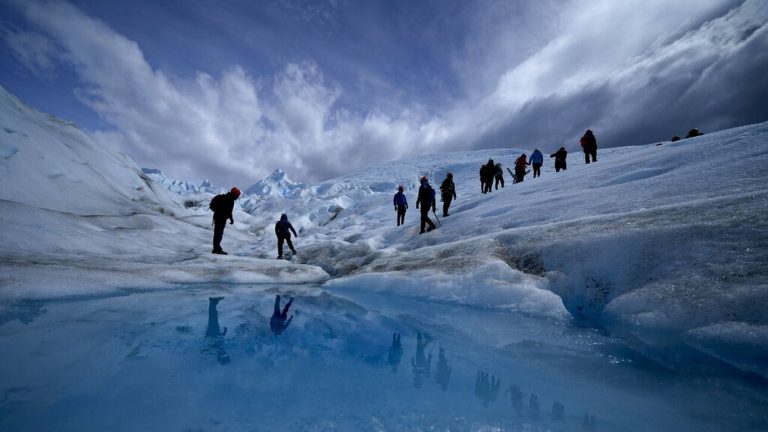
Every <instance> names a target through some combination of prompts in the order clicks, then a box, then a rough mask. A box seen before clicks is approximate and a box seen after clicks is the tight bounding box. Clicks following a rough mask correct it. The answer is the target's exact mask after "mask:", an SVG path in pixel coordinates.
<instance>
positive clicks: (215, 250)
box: [211, 249, 228, 255]
mask: <svg viewBox="0 0 768 432" xmlns="http://www.w3.org/2000/svg"><path fill="white" fill-rule="evenodd" d="M211 253H212V254H216V255H228V254H227V253H226V252H224V250H223V249H214V250H212V251H211Z"/></svg>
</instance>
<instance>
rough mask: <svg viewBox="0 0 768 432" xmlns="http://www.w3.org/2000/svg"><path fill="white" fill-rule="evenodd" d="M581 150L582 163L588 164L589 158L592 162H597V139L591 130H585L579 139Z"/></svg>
mask: <svg viewBox="0 0 768 432" xmlns="http://www.w3.org/2000/svg"><path fill="white" fill-rule="evenodd" d="M581 148H582V149H584V161H585V162H586V163H589V158H590V156H591V157H592V162H597V139H595V134H594V133H592V129H587V131H586V132H584V136H582V137H581Z"/></svg>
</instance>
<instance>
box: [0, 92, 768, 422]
mask: <svg viewBox="0 0 768 432" xmlns="http://www.w3.org/2000/svg"><path fill="white" fill-rule="evenodd" d="M0 124H2V130H1V131H0V137H1V138H0V169H1V172H2V183H3V188H2V189H0V206H1V207H2V211H0V219H2V220H1V223H0V226H1V228H0V241H2V244H3V248H2V250H1V252H0V269H1V271H2V276H1V277H0V347H1V348H0V354H2V355H0V366H2V367H0V395H1V396H0V429H3V430H102V429H105V428H108V427H109V428H111V429H117V430H136V429H150V430H154V429H157V430H168V429H176V430H274V429H277V428H287V429H288V430H427V429H432V430H434V429H439V430H510V431H514V430H595V428H596V429H597V430H697V431H698V430H713V431H715V430H718V431H720V430H755V431H757V430H765V429H766V427H768V410H766V409H765V407H766V406H768V392H766V389H767V387H766V385H767V384H768V381H766V380H768V323H767V322H766V321H767V320H768V314H766V306H765V304H766V299H767V298H768V291H767V290H768V221H767V220H766V217H765V215H766V210H768V191H766V188H765V185H766V184H768V182H766V177H768V176H767V175H766V173H765V169H764V167H765V166H766V163H767V162H768V123H761V124H755V125H748V126H743V127H739V128H734V129H729V130H725V131H720V132H712V133H707V134H705V135H703V136H700V137H697V138H692V139H685V140H682V141H678V142H675V143H671V142H661V143H649V144H647V145H641V146H628V147H614V148H600V149H599V154H598V157H599V161H598V162H597V163H595V164H590V165H585V164H584V163H583V160H582V155H581V153H580V152H579V151H578V145H577V144H576V145H574V146H572V148H569V150H571V155H570V158H569V168H568V170H567V171H564V172H560V173H555V172H554V169H553V167H552V163H550V161H545V165H544V167H542V174H543V175H542V177H540V178H537V179H532V178H531V177H530V176H529V177H527V178H526V180H525V181H524V182H522V183H519V184H514V185H513V184H511V181H507V185H506V187H505V188H503V189H499V190H494V191H493V192H491V193H490V194H488V195H483V194H480V190H479V186H480V185H479V181H478V178H477V170H478V168H479V166H480V165H481V164H482V163H484V162H485V161H487V160H488V159H489V158H493V159H494V160H495V161H497V162H502V163H503V164H504V165H505V166H507V167H511V166H512V162H513V161H514V159H515V158H516V157H517V155H519V153H521V152H527V153H528V152H530V151H531V150H532V148H527V147H526V148H507V149H492V150H478V151H464V152H454V153H443V154H429V155H422V156H420V157H418V158H416V159H409V160H401V161H391V162H383V163H380V164H377V165H374V166H370V167H368V168H366V169H364V170H360V171H356V172H351V173H349V174H347V175H345V176H342V177H339V178H334V179H329V180H326V181H323V182H320V183H318V184H304V183H297V182H293V181H292V180H290V179H289V177H288V175H287V173H286V172H285V171H283V170H280V169H277V170H275V172H273V174H272V175H270V176H269V177H267V178H265V179H263V180H260V181H258V182H256V183H255V184H253V185H252V186H250V187H248V186H247V185H218V187H217V186H214V185H212V184H211V183H210V182H208V181H204V182H203V183H202V184H193V183H189V182H185V181H179V180H174V179H169V178H167V177H166V176H165V174H163V172H162V171H161V170H159V169H156V168H154V169H152V168H145V169H141V168H139V167H138V166H137V165H136V164H135V163H134V162H133V161H132V160H131V159H130V158H128V157H127V156H125V155H122V154H120V153H119V152H117V151H114V150H111V149H109V148H104V147H99V146H97V145H96V144H95V143H94V142H93V140H91V138H90V137H89V136H88V134H87V133H85V132H83V131H81V130H80V129H78V128H77V126H76V125H74V124H72V123H70V122H66V121H63V120H60V119H57V118H54V117H52V116H49V115H47V114H44V113H41V112H38V111H36V110H34V109H32V108H29V107H27V106H25V105H24V104H23V102H21V101H20V100H18V99H17V98H15V97H14V96H13V95H11V94H9V93H8V92H6V91H5V90H4V89H2V88H0ZM597 135H598V140H599V139H600V137H599V131H597ZM541 148H542V150H543V151H544V153H548V152H549V151H550V150H554V149H549V148H544V147H543V146H542V147H541ZM449 171H450V172H452V173H453V175H454V180H455V182H456V186H457V195H458V199H457V200H456V201H455V202H454V204H453V206H452V209H451V215H450V216H448V217H446V218H443V217H441V216H440V215H439V214H438V217H439V220H440V225H439V228H438V229H437V230H436V231H434V232H431V233H427V234H424V235H419V234H418V210H416V208H415V198H416V190H417V186H418V179H419V177H421V176H422V175H425V176H427V177H428V178H429V179H430V182H431V183H432V185H433V186H435V187H437V186H439V184H440V182H441V181H442V180H443V178H444V177H445V175H446V173H447V172H449ZM398 185H403V186H404V188H405V190H406V196H407V197H408V200H409V204H410V209H409V211H408V213H407V216H406V225H405V226H402V227H396V226H395V212H394V210H393V206H392V195H393V194H394V192H395V190H396V188H397V186H398ZM231 186H238V187H240V188H241V189H242V190H244V191H245V193H244V194H243V196H242V197H241V199H240V200H239V201H238V202H237V205H236V209H235V215H234V217H235V221H236V223H235V224H234V225H231V226H230V225H228V226H227V229H226V231H225V236H224V242H223V246H224V248H225V249H226V250H228V251H229V252H230V255H229V256H224V257H222V256H214V255H211V254H210V242H211V235H212V227H211V226H210V218H211V215H210V212H209V211H208V208H207V204H208V202H209V201H210V199H211V197H212V196H213V195H215V194H217V193H220V192H221V191H223V190H227V189H229V187H231ZM439 204H440V203H438V206H439ZM282 213H286V214H288V215H289V217H290V219H291V222H292V223H293V225H294V226H295V227H296V229H297V230H298V231H299V236H298V237H297V238H296V239H295V245H296V247H297V249H298V252H299V253H298V255H297V256H295V257H294V258H293V260H292V261H291V262H286V261H278V260H275V259H274V258H275V255H276V245H275V238H274V233H273V226H274V223H275V222H276V221H277V219H278V218H279V216H280V214H282ZM276 294H282V295H290V296H294V297H295V298H296V303H295V305H294V310H295V312H294V313H295V315H296V316H295V319H294V323H293V324H292V325H291V327H290V328H289V329H288V330H286V332H285V334H283V335H281V336H279V337H278V336H275V335H272V334H270V333H269V326H268V321H269V313H271V303H272V301H273V299H274V296H275V295H276ZM211 297H223V299H222V300H221V302H220V303H219V304H218V306H217V308H214V310H215V312H216V313H215V314H213V313H212V312H211V309H210V307H209V298H211ZM214 324H215V325H214ZM224 327H227V329H228V330H227V331H226V332H224V331H223V330H221V331H219V330H217V331H215V332H211V331H209V329H212V328H216V329H219V328H221V329H223V328H224ZM222 333H223V334H222ZM393 333H398V334H400V335H401V337H402V341H403V348H404V353H403V355H402V360H401V362H400V363H398V365H399V366H398V367H393V366H392V364H391V362H390V361H389V360H388V356H387V352H388V350H390V349H391V346H390V344H391V340H392V335H393ZM419 333H421V334H423V335H427V336H425V339H422V342H421V349H420V348H419V342H418V341H417V334H419ZM425 340H426V341H427V342H426V347H424V346H423V345H424V343H425V342H424V341H425ZM440 353H443V355H442V356H440ZM427 356H429V358H431V361H430V362H429V365H430V366H431V372H430V375H428V378H427V379H426V380H423V379H421V378H418V377H417V374H416V372H415V371H416V370H417V369H418V368H417V367H416V366H418V365H417V363H418V361H421V362H423V361H424V360H425V359H426V358H427ZM422 357H423V358H422ZM412 360H413V363H411V361H412ZM417 360H418V361H417ZM392 369H396V370H395V371H393V370H392ZM449 370H450V372H447V371H449ZM438 371H441V372H440V373H438ZM485 374H488V375H485ZM446 376H447V377H449V378H448V379H446V378H445V377H446ZM487 376H490V377H491V378H492V379H491V380H490V381H488V380H487V379H483V380H481V379H480V377H487ZM440 377H442V378H440ZM493 379H500V380H501V387H500V388H494V386H493V385H492V384H493V383H494V382H495V381H494V380H493ZM419 380H421V381H419ZM440 380H442V381H440ZM417 381H419V382H418V384H417ZM489 382H490V383H491V384H490V385H489V384H488V383H489ZM443 384H445V388H443V387H444V386H443ZM516 395H517V396H516ZM534 396H535V397H534ZM682 401H684V402H682ZM558 406H563V407H564V409H562V410H561V409H560V408H557V407H558ZM562 411H564V413H563V412H562ZM94 413H95V414H94ZM591 419H594V421H592V420H591ZM595 425H596V426H595Z"/></svg>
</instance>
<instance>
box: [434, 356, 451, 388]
mask: <svg viewBox="0 0 768 432" xmlns="http://www.w3.org/2000/svg"><path fill="white" fill-rule="evenodd" d="M450 380H451V367H450V366H449V365H448V359H446V358H445V350H444V349H443V348H440V353H439V354H438V356H437V370H436V371H435V382H436V383H438V384H440V388H442V389H443V391H447V390H448V381H450Z"/></svg>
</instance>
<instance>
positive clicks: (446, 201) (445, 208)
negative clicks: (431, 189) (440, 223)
mask: <svg viewBox="0 0 768 432" xmlns="http://www.w3.org/2000/svg"><path fill="white" fill-rule="evenodd" d="M451 201H453V196H451V195H446V196H444V197H443V216H448V207H450V206H451Z"/></svg>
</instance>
